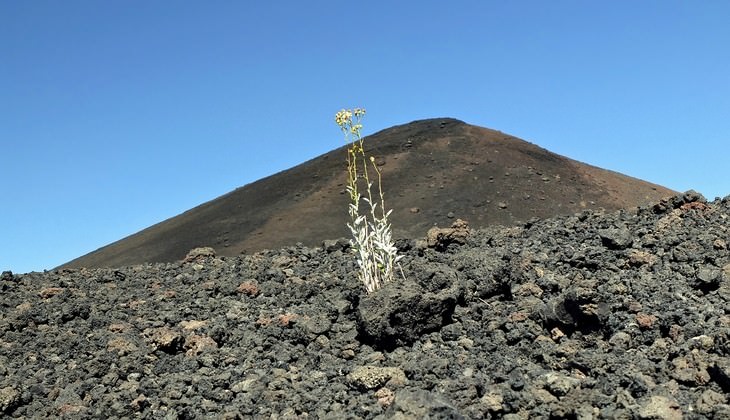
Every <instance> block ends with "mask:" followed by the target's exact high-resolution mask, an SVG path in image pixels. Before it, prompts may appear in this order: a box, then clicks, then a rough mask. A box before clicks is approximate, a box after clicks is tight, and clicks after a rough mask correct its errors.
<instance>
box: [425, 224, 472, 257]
mask: <svg viewBox="0 0 730 420" xmlns="http://www.w3.org/2000/svg"><path fill="white" fill-rule="evenodd" d="M468 236H469V223H468V222H466V221H464V220H461V219H456V221H454V223H452V224H451V227H450V228H438V227H433V228H431V229H429V231H428V233H427V235H426V241H427V243H428V246H429V247H431V248H436V249H437V250H444V249H446V248H447V247H448V246H449V245H451V244H459V245H463V244H465V243H466V238H467V237H468Z"/></svg>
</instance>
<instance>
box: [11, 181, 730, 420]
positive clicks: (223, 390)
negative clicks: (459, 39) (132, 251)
mask: <svg viewBox="0 0 730 420" xmlns="http://www.w3.org/2000/svg"><path fill="white" fill-rule="evenodd" d="M398 246H399V248H400V249H401V251H402V253H403V254H404V255H405V257H404V259H403V272H404V274H405V279H401V280H399V281H397V282H392V283H389V284H388V285H386V286H385V287H384V288H383V289H381V290H380V291H378V292H376V293H374V294H372V295H366V294H365V293H364V291H363V288H362V286H361V285H360V284H358V281H357V279H356V267H355V265H354V261H353V257H352V255H351V254H350V253H349V249H348V248H349V246H348V243H347V241H345V240H340V241H327V242H326V243H325V244H324V246H323V247H321V248H306V247H302V246H294V247H290V248H285V249H281V250H276V251H266V252H262V253H258V254H254V255H243V256H241V257H235V258H232V257H216V256H215V254H214V253H213V252H212V251H211V250H205V249H200V250H196V251H195V252H192V253H191V254H189V255H188V257H187V258H186V260H185V261H181V262H179V263H174V264H150V265H142V266H133V267H124V268H119V269H100V270H84V269H82V270H65V271H56V272H47V273H29V274H21V275H14V274H13V273H10V272H5V273H3V274H2V279H1V280H0V287H1V288H2V294H1V295H0V305H2V312H1V318H0V375H1V376H0V412H1V413H2V414H3V415H5V416H7V417H10V418H41V417H66V418H149V419H195V418H225V419H237V418H331V419H342V418H352V419H355V418H378V419H386V418H400V419H410V418H431V419H440V418H454V419H457V418H485V417H486V418H489V417H495V418H496V417H499V418H508V419H528V418H576V419H592V418H624V419H635V418H638V419H680V418H690V419H691V418H714V419H722V418H726V419H730V405H728V403H729V402H730V400H729V399H728V396H727V395H728V393H729V392H730V251H729V247H730V196H728V197H726V198H725V199H723V200H716V201H714V202H712V203H708V202H706V201H705V200H704V198H702V197H701V196H700V195H698V194H696V193H693V192H689V193H686V194H684V195H681V196H677V197H674V198H672V199H668V200H665V201H662V202H660V203H658V204H656V205H654V206H651V207H646V208H640V209H636V210H631V211H621V212H617V213H609V214H603V213H600V212H593V211H591V212H584V213H581V214H578V215H575V216H570V217H560V218H554V219H547V220H533V221H530V222H528V223H526V224H524V225H523V226H521V227H513V228H503V229H490V230H480V231H471V230H469V229H468V228H467V226H466V225H465V224H464V223H460V222H459V223H455V225H454V226H453V227H452V228H449V229H439V230H432V231H431V232H429V235H428V237H427V238H426V239H423V240H404V241H400V242H399V244H398Z"/></svg>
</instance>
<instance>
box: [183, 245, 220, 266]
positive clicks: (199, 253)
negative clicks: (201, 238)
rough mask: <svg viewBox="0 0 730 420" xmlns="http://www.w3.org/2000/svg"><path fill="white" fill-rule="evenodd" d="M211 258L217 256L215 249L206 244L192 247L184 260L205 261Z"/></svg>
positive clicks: (189, 261) (186, 261)
mask: <svg viewBox="0 0 730 420" xmlns="http://www.w3.org/2000/svg"><path fill="white" fill-rule="evenodd" d="M211 258H215V249H213V248H211V247H209V246H206V247H200V248H194V249H191V250H190V252H188V254H187V255H186V256H185V258H184V259H183V262H185V263H191V262H196V261H205V260H208V259H211Z"/></svg>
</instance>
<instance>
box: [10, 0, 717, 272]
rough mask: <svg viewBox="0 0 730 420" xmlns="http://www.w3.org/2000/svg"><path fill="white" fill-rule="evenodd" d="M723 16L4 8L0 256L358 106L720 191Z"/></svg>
mask: <svg viewBox="0 0 730 420" xmlns="http://www.w3.org/2000/svg"><path fill="white" fill-rule="evenodd" d="M729 17H730V2H728V1H724V0H716V1H702V2H689V1H672V0H662V1H633V0H632V1H604V2H588V1H582V0H581V1H561V0H558V1H543V0H540V1H502V0H500V1H453V2H444V1H431V0H419V1H362V2H350V1H338V2H332V1H311V2H303V1H284V0H282V1H196V2H193V1H137V0H132V1H98V0H93V1H92V0H89V1H79V0H64V1H55V0H53V1H51V0H47V1H43V0H33V1H27V0H5V1H2V2H0V146H1V149H0V150H2V154H1V155H0V156H2V163H1V164H0V168H1V169H0V170H1V171H2V176H1V177H0V270H7V269H11V270H13V271H14V272H27V271H33V270H36V271H40V270H43V269H51V268H53V267H55V266H57V265H59V264H62V263H64V262H66V261H69V260H71V259H73V258H75V257H78V256H80V255H83V254H85V253H87V252H90V251H93V250H95V249H97V248H99V247H101V246H103V245H106V244H108V243H110V242H113V241H115V240H118V239H121V238H122V237H125V236H127V235H130V234H132V233H135V232H137V231H139V230H141V229H143V228H145V227H148V226H150V225H152V224H155V223H157V222H160V221H162V220H165V219H167V218H169V217H172V216H175V215H177V214H179V213H181V212H183V211H185V210H188V209H190V208H192V207H194V206H196V205H198V204H201V203H203V202H205V201H208V200H210V199H213V198H215V197H217V196H219V195H221V194H224V193H227V192H229V191H231V190H233V189H235V188H236V187H239V186H242V185H244V184H247V183H250V182H253V181H255V180H257V179H259V178H262V177H264V176H267V175H271V174H273V173H276V172H278V171H280V170H283V169H286V168H289V167H291V166H294V165H296V164H298V163H301V162H303V161H305V160H307V159H310V158H313V157H315V156H318V155H320V154H322V153H325V152H327V151H329V150H331V149H334V148H335V147H338V146H340V145H342V139H341V137H340V133H339V130H338V128H337V126H335V124H334V121H333V115H334V113H335V112H336V111H337V110H338V109H340V108H342V107H354V106H363V107H366V108H367V110H368V115H367V117H366V119H365V121H364V122H365V132H366V134H367V133H372V132H375V131H378V130H381V129H384V128H387V127H390V126H392V125H396V124H402V123H407V122H410V121H412V120H416V119H423V118H432V117H454V118H458V119H461V120H464V121H466V122H468V123H471V124H476V125H480V126H485V127H490V128H494V129H497V130H501V131H504V132H507V133H510V134H513V135H516V136H518V137H520V138H523V139H525V140H528V141H531V142H533V143H536V144H538V145H540V146H542V147H544V148H547V149H549V150H551V151H554V152H557V153H560V154H563V155H566V156H568V157H571V158H574V159H577V160H580V161H583V162H586V163H589V164H592V165H596V166H600V167H603V168H607V169H612V170H615V171H618V172H622V173H625V174H627V175H631V176H634V177H638V178H642V179H646V180H648V181H651V182H655V183H658V184H662V185H664V186H666V187H669V188H672V189H675V190H682V191H683V190H687V189H691V188H692V189H695V190H697V191H699V192H701V193H703V194H704V195H705V196H707V197H708V198H709V199H713V198H714V197H715V196H725V195H728V194H730V172H728V167H730V160H729V159H730V158H729V157H730V146H728V144H729V143H730V48H729V47H728V45H730V25H729V24H728V18H729ZM343 176H344V168H343ZM343 211H344V210H343Z"/></svg>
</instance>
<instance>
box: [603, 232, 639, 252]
mask: <svg viewBox="0 0 730 420" xmlns="http://www.w3.org/2000/svg"><path fill="white" fill-rule="evenodd" d="M598 235H599V236H600V237H601V241H602V242H603V245H604V246H606V247H608V248H609V249H626V248H629V247H630V246H631V245H632V244H633V242H634V239H633V237H632V235H631V232H630V231H629V230H628V229H626V228H620V229H601V230H599V231H598Z"/></svg>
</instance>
